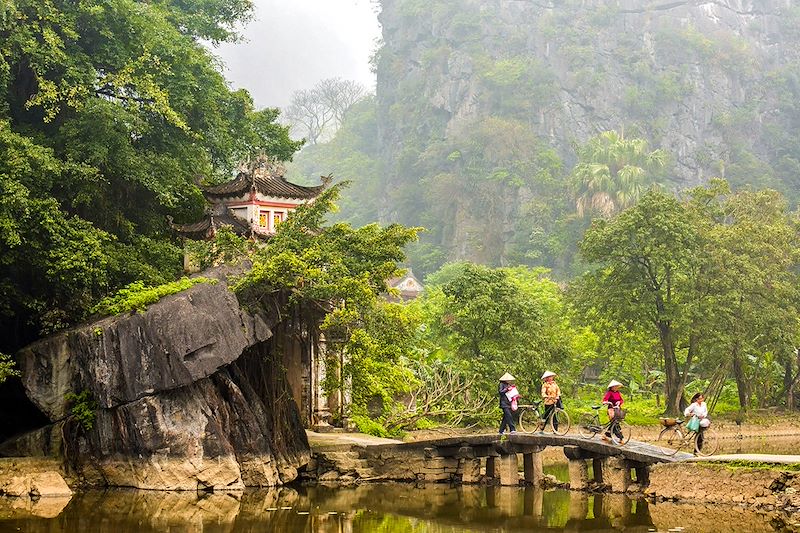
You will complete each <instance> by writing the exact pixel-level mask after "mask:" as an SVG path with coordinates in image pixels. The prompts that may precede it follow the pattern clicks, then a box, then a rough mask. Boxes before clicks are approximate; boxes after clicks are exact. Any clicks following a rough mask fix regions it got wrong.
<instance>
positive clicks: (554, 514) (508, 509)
mask: <svg viewBox="0 0 800 533" xmlns="http://www.w3.org/2000/svg"><path fill="white" fill-rule="evenodd" d="M14 502H15V501H14V500H5V501H2V503H0V531H3V532H6V531H9V532H12V531H22V532H31V533H56V532H86V533H90V532H102V533H134V532H136V533H139V532H142V533H147V532H165V531H169V532H171V533H184V532H186V533H190V532H191V533H194V532H197V533H200V532H202V533H223V532H224V533H233V532H248V533H251V532H275V533H278V532H281V533H290V532H295V531H296V532H308V533H350V532H352V533H361V532H363V533H373V532H383V533H400V532H414V533H443V532H455V531H476V532H478V531H497V532H500V531H503V532H505V531H508V532H511V531H533V532H538V531H542V532H544V531H547V532H559V531H564V532H566V531H598V532H600V531H626V532H630V531H634V532H645V531H684V532H695V531H696V532H720V533H721V532H729V531H747V532H748V533H759V532H772V531H779V530H780V526H779V525H776V523H775V520H774V517H771V516H766V515H761V514H758V513H755V512H753V511H749V510H746V509H740V508H736V507H718V506H702V505H681V504H675V503H658V504H652V503H648V502H645V501H643V500H632V499H629V498H628V497H627V496H624V495H617V494H612V495H610V494H603V495H601V494H596V495H589V494H586V493H580V492H570V491H566V490H550V491H544V490H541V489H538V488H537V489H534V488H531V487H528V488H516V487H480V486H463V487H449V486H444V485H431V484H428V485H422V486H415V485H411V484H394V483H374V484H364V485H359V486H355V487H349V488H333V487H322V486H317V487H301V488H297V489H292V488H280V489H276V490H269V491H255V490H254V491H247V492H245V493H244V494H238V495H233V496H231V495H225V494H204V495H198V494H194V493H174V492H173V493H160V492H148V491H134V490H130V491H125V490H113V491H105V492H88V493H83V494H78V495H75V496H73V497H72V499H64V500H59V501H56V499H52V498H49V499H46V498H43V499H41V500H40V501H39V502H38V503H37V504H35V505H33V506H32V507H31V506H30V504H28V505H25V504H21V503H19V502H17V508H14ZM678 528H682V529H678Z"/></svg>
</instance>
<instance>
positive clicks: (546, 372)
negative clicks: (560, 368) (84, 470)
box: [542, 370, 558, 379]
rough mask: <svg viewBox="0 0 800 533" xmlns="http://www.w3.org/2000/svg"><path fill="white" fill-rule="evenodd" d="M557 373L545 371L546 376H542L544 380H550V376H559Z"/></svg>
mask: <svg viewBox="0 0 800 533" xmlns="http://www.w3.org/2000/svg"><path fill="white" fill-rule="evenodd" d="M557 375H558V374H556V373H555V372H550V371H549V370H545V372H544V374H542V379H544V378H549V377H550V376H557Z"/></svg>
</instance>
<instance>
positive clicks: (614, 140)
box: [572, 131, 667, 217]
mask: <svg viewBox="0 0 800 533" xmlns="http://www.w3.org/2000/svg"><path fill="white" fill-rule="evenodd" d="M577 155H578V160H579V162H578V164H577V166H576V167H575V169H574V170H573V171H572V179H573V182H574V184H575V189H576V193H575V197H576V200H575V207H576V209H577V210H578V214H579V215H580V216H584V215H585V214H589V213H597V214H599V215H601V216H604V217H609V216H611V215H612V214H614V213H616V212H617V211H620V210H622V209H625V208H626V207H629V206H631V205H633V204H634V203H636V201H637V200H638V199H639V197H640V196H641V195H642V193H644V191H646V190H647V188H648V187H649V186H650V185H651V184H652V183H653V182H654V177H655V173H656V172H658V171H659V170H661V169H663V168H664V167H665V166H666V162H667V154H666V152H664V151H663V150H655V151H652V152H651V151H649V148H648V145H647V141H646V140H644V139H626V138H625V136H624V134H622V133H617V132H616V131H604V132H603V133H601V134H600V135H598V136H596V137H593V138H591V139H589V141H588V142H587V143H586V144H585V145H583V146H581V147H579V148H578V149H577Z"/></svg>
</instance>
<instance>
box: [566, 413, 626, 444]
mask: <svg viewBox="0 0 800 533" xmlns="http://www.w3.org/2000/svg"><path fill="white" fill-rule="evenodd" d="M601 407H603V406H602V405H593V406H592V409H593V410H594V413H593V414H589V413H585V414H584V415H583V417H582V418H581V423H580V424H579V425H578V433H580V435H581V437H584V438H587V439H592V438H594V436H595V435H597V434H598V433H601V432H602V433H604V434H606V435H611V442H613V443H614V444H616V445H618V446H625V445H626V444H628V441H629V440H631V426H630V424H628V423H627V422H625V418H624V415H623V416H622V418H618V417H614V418H612V419H611V420H609V421H608V422H606V423H605V424H601V423H600V411H599V410H600V408H601Z"/></svg>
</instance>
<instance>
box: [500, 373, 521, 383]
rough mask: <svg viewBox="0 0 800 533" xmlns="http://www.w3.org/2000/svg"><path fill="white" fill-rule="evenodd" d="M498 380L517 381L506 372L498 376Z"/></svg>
mask: <svg viewBox="0 0 800 533" xmlns="http://www.w3.org/2000/svg"><path fill="white" fill-rule="evenodd" d="M500 381H517V378H515V377H514V376H512V375H511V374H509V373H508V372H506V373H505V374H503V375H502V376H500Z"/></svg>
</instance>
